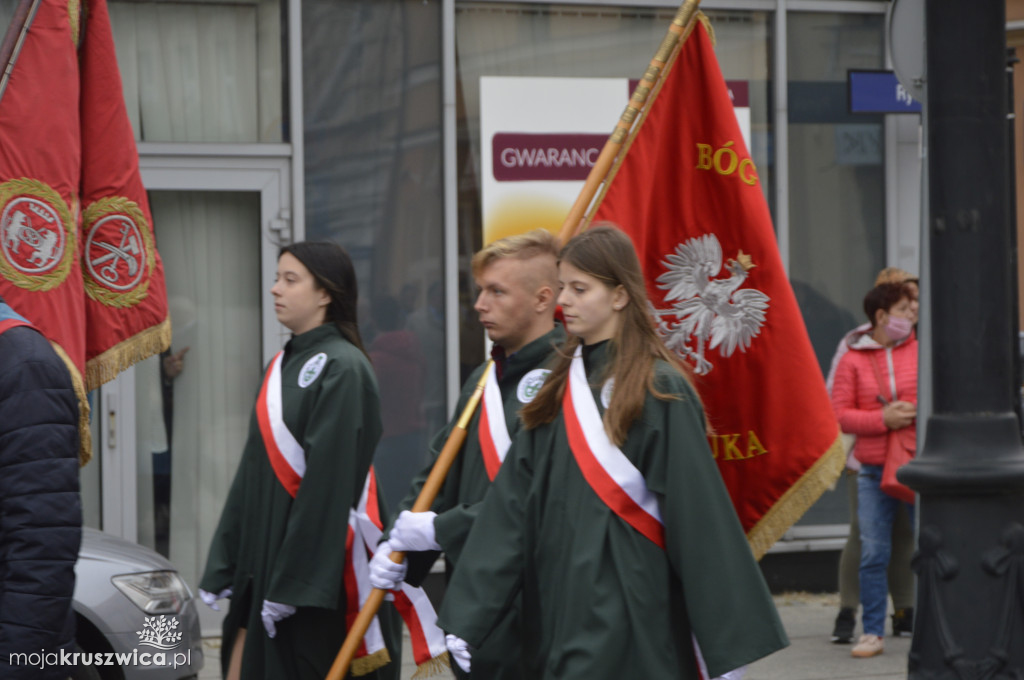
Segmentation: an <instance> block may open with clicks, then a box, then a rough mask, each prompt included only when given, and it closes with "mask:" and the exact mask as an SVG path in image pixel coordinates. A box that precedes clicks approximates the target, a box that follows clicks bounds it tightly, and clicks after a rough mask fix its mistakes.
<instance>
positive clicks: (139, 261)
mask: <svg viewBox="0 0 1024 680" xmlns="http://www.w3.org/2000/svg"><path fill="white" fill-rule="evenodd" d="M83 221H84V225H83V226H84V231H85V234H86V236H85V248H84V253H83V255H82V270H83V271H82V274H83V276H84V285H85V292H86V294H87V295H88V296H89V297H90V298H92V299H93V300H96V301H97V302H100V303H102V304H104V305H108V306H111V307H131V306H133V305H136V304H138V303H139V302H141V301H142V300H144V299H146V294H147V292H148V290H149V277H150V274H151V273H152V271H153V267H154V266H155V265H156V257H155V255H154V253H155V249H154V247H153V237H152V233H151V230H150V228H149V223H148V221H147V220H146V216H145V215H144V214H143V212H142V210H141V209H140V208H139V206H138V205H137V204H136V203H135V202H134V201H131V200H129V199H127V198H123V197H121V196H111V197H108V198H103V199H101V200H99V201H96V202H95V203H93V204H91V205H90V206H89V207H88V208H86V210H85V214H84V215H83Z"/></svg>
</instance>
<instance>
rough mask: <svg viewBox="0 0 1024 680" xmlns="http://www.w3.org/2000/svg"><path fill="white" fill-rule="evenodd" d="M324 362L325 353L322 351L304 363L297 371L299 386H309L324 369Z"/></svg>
mask: <svg viewBox="0 0 1024 680" xmlns="http://www.w3.org/2000/svg"><path fill="white" fill-rule="evenodd" d="M326 363H327V355H326V354H324V353H323V352H320V353H319V354H317V355H316V356H313V357H312V358H310V360H309V361H307V362H306V363H304V364H303V365H302V370H301V371H299V387H309V386H310V385H312V384H313V381H314V380H316V379H317V378H319V377H320V373H321V372H322V371H323V370H324V364H326Z"/></svg>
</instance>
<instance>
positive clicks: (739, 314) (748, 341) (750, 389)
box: [593, 22, 844, 558]
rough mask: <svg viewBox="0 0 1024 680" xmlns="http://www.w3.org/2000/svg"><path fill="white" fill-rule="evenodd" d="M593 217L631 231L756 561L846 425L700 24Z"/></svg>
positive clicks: (816, 485)
mask: <svg viewBox="0 0 1024 680" xmlns="http://www.w3.org/2000/svg"><path fill="white" fill-rule="evenodd" d="M638 124H639V125H640V127H639V131H636V132H634V137H633V139H632V140H631V144H629V146H628V147H627V148H628V153H626V154H625V156H624V157H622V156H621V155H620V158H621V161H620V163H619V165H617V166H616V168H613V173H614V175H613V176H612V177H613V178H612V179H611V181H610V184H609V186H608V188H607V192H606V194H605V195H604V197H603V200H602V201H601V203H600V206H599V207H598V209H597V211H596V213H595V214H594V217H593V221H594V222H613V223H615V224H617V225H619V226H620V227H621V228H622V229H623V230H625V231H626V232H627V233H628V234H629V235H630V236H631V238H632V239H633V243H634V244H635V246H636V249H637V252H638V254H639V255H640V261H641V263H642V264H643V267H644V274H645V278H646V279H647V292H648V296H649V298H650V301H651V303H652V304H653V306H654V313H655V318H656V321H657V324H658V328H659V330H660V332H661V335H662V337H663V338H664V340H665V342H666V344H667V345H668V346H669V347H670V348H672V349H673V350H675V351H676V352H677V353H678V354H679V355H680V356H681V357H683V358H684V359H685V360H686V361H687V362H688V363H689V364H690V365H691V366H692V367H693V368H694V373H695V376H694V377H695V382H696V384H697V388H698V390H699V392H700V395H701V398H702V399H703V401H704V406H705V409H706V410H707V413H708V417H709V420H710V422H711V426H712V432H711V434H710V435H709V440H710V444H711V450H712V453H713V454H714V456H715V458H716V459H717V461H718V466H719V469H720V471H721V473H722V477H723V479H724V480H725V483H726V486H727V487H728V489H729V493H730V495H731V497H732V501H733V504H734V506H735V507H736V511H737V513H738V515H739V518H740V521H741V522H742V524H743V527H744V530H746V532H747V537H748V539H749V541H750V544H751V547H752V549H753V551H754V553H755V555H756V556H757V557H758V558H760V557H761V556H762V555H763V554H764V553H765V552H766V551H767V550H768V548H769V547H771V545H772V543H774V542H775V541H776V540H777V539H778V538H779V537H780V536H781V535H782V533H784V532H785V531H786V530H787V529H788V528H789V527H790V526H791V525H792V524H793V523H794V522H795V521H796V520H797V519H799V518H800V516H801V515H802V514H803V513H804V512H805V511H806V510H807V508H808V507H810V505H811V504H813V503H814V501H816V500H817V499H818V497H819V496H820V495H821V493H822V492H823V491H824V490H825V489H826V488H828V487H829V486H830V485H831V484H833V483H834V481H835V479H836V478H837V476H838V475H839V473H840V472H841V471H842V468H843V465H844V457H843V452H842V447H841V446H840V443H839V427H838V424H837V423H836V420H835V417H834V416H833V414H832V408H831V405H830V402H829V398H828V394H827V392H826V391H825V383H824V380H823V378H822V375H821V370H820V368H819V367H818V362H817V360H816V359H815V355H814V352H813V350H812V347H811V343H810V340H809V339H808V336H807V331H806V329H805V327H804V322H803V319H802V317H801V315H800V310H799V309H798V307H797V304H796V299H795V297H794V295H793V291H792V288H791V287H790V285H789V282H788V280H787V278H786V273H785V270H784V268H783V265H782V260H781V258H780V256H779V250H778V245H777V243H776V240H775V232H774V230H773V228H772V222H771V215H770V213H769V211H768V205H767V203H766V201H765V198H764V195H763V193H762V186H761V181H760V177H759V176H758V172H757V168H756V167H755V165H754V163H753V161H752V160H751V158H750V154H749V153H748V151H747V148H746V144H745V143H744V141H743V138H742V136H741V133H740V128H739V125H738V123H737V121H736V116H735V114H734V113H733V106H732V102H731V100H730V97H729V92H728V89H727V88H726V84H725V81H724V80H723V78H722V74H721V71H720V70H719V67H718V62H717V60H716V59H715V54H714V50H713V47H712V43H711V39H710V38H709V36H708V34H707V32H706V29H705V26H704V25H703V23H701V22H698V23H697V25H696V26H695V28H694V30H693V33H692V34H691V36H690V37H689V39H688V40H686V42H685V43H683V45H682V47H681V48H680V51H679V53H678V56H677V57H676V59H675V62H674V64H673V65H672V66H671V70H670V71H669V72H668V73H667V74H666V75H665V76H664V79H663V83H662V85H661V89H660V92H659V93H658V94H657V97H656V99H654V101H653V103H650V104H648V106H647V109H646V113H645V117H644V119H643V120H642V121H640V122H639V123H638Z"/></svg>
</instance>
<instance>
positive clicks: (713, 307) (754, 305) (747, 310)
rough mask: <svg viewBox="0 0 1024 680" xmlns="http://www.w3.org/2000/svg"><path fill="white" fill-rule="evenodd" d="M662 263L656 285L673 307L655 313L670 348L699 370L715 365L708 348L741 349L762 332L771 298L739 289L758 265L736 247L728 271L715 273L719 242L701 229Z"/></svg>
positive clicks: (728, 353)
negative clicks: (722, 274) (726, 274)
mask: <svg viewBox="0 0 1024 680" xmlns="http://www.w3.org/2000/svg"><path fill="white" fill-rule="evenodd" d="M663 264H664V265H665V267H666V269H667V270H668V271H666V272H665V273H664V274H662V275H661V276H659V277H658V288H661V289H662V290H665V291H668V292H667V293H666V294H665V298H664V299H665V302H670V303H671V304H672V308H671V309H655V310H654V315H655V318H656V319H657V321H658V331H659V332H660V333H661V335H662V338H664V340H665V344H666V345H667V346H668V348H669V349H672V350H674V351H676V352H678V353H679V354H680V355H681V356H683V357H686V358H688V359H692V360H693V361H694V363H695V364H696V367H695V369H694V370H695V371H696V372H697V373H698V374H700V375H706V374H707V373H709V372H711V369H712V368H714V366H713V365H712V364H711V362H710V361H708V360H707V358H705V356H704V352H705V350H706V349H708V350H710V349H715V348H716V347H717V348H718V351H719V352H720V353H721V354H722V356H726V357H728V356H732V353H733V352H735V351H736V349H737V348H739V349H740V350H741V351H744V352H745V351H746V350H747V348H748V347H750V343H751V341H752V340H753V339H754V338H755V337H756V336H757V335H758V334H759V333H760V332H761V326H763V325H764V320H765V316H766V314H767V310H768V301H769V299H770V298H769V297H768V296H767V295H765V294H764V293H762V292H761V291H759V290H755V289H753V288H744V289H742V290H740V289H739V288H740V286H741V285H743V282H744V281H746V279H747V276H749V275H750V270H751V269H753V268H754V267H755V266H756V265H755V264H754V261H753V259H752V258H751V257H750V255H747V254H745V253H744V252H743V251H742V250H741V251H739V252H738V253H737V254H736V259H735V260H734V259H731V258H730V259H729V260H728V261H727V262H726V263H725V268H726V269H727V270H728V271H729V272H730V274H731V276H729V277H728V278H722V279H716V278H713V277H714V276H716V275H717V274H718V273H719V271H721V269H722V245H721V244H720V243H719V242H718V239H717V238H716V237H715V235H714V234H705V235H703V236H698V237H696V238H692V239H690V240H689V241H687V242H686V243H680V244H679V245H677V246H676V250H675V253H670V254H669V255H668V256H667V259H666V260H665V261H664V262H663ZM673 319H674V320H673ZM691 336H693V337H694V338H695V347H694V346H692V345H691V343H690V338H691Z"/></svg>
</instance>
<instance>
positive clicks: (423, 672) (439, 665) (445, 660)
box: [412, 652, 452, 680]
mask: <svg viewBox="0 0 1024 680" xmlns="http://www.w3.org/2000/svg"><path fill="white" fill-rule="evenodd" d="M451 667H452V661H451V659H450V658H449V657H448V652H445V653H444V654H442V655H440V656H435V657H433V658H431V659H428V660H427V661H424V662H423V663H421V664H420V665H419V666H417V667H416V672H415V673H413V674H412V680H419V679H420V678H429V677H431V676H434V675H441V674H442V673H446V672H447V671H448V670H450V669H451Z"/></svg>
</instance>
